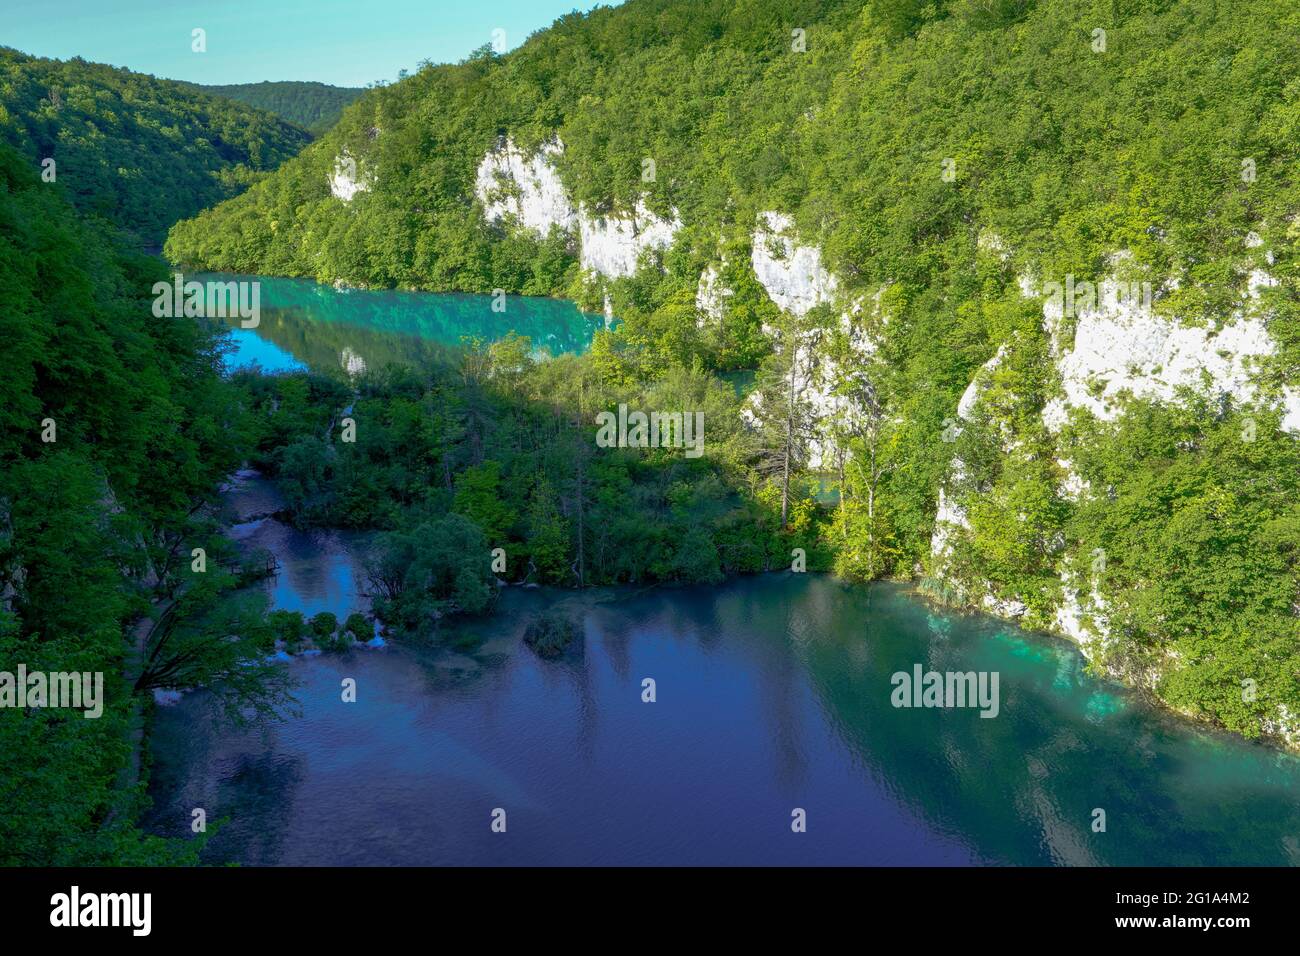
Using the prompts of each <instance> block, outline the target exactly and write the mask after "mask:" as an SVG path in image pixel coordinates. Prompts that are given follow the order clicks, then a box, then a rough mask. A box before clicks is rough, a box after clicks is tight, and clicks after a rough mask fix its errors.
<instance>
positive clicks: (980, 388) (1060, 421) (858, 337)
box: [476, 142, 1300, 741]
mask: <svg viewBox="0 0 1300 956" xmlns="http://www.w3.org/2000/svg"><path fill="white" fill-rule="evenodd" d="M562 148H563V147H562V146H561V145H560V144H559V143H558V142H556V143H554V144H552V145H548V146H546V147H543V148H542V150H540V151H539V152H538V153H536V154H534V155H532V156H525V155H523V154H522V153H521V152H520V151H519V150H518V149H517V148H516V147H515V146H514V145H513V144H512V143H510V142H506V143H505V144H504V145H503V146H502V147H501V148H499V149H497V150H495V151H493V152H490V153H488V154H487V155H486V156H485V157H484V158H483V161H482V164H481V165H480V167H479V174H478V177H477V184H476V195H477V198H478V199H479V201H480V202H481V203H482V206H483V210H484V215H485V216H486V217H487V219H488V220H489V221H491V222H498V223H499V222H505V221H508V220H510V219H513V221H514V222H516V223H517V224H518V225H519V226H520V227H523V228H527V229H532V230H535V231H536V232H538V233H543V234H544V233H546V232H548V231H549V230H550V229H552V228H558V229H561V230H564V231H567V232H569V233H571V234H574V240H575V242H576V243H577V245H578V249H579V253H580V261H581V264H582V266H583V268H584V269H585V270H587V272H588V273H589V274H590V275H592V276H593V277H603V278H607V279H616V278H620V277H624V276H629V275H632V274H633V273H634V272H635V271H636V269H637V268H638V267H639V266H640V265H641V264H642V259H641V256H642V254H643V253H644V252H646V251H648V250H665V249H667V248H669V247H670V246H671V245H672V243H673V241H674V239H675V237H676V234H677V231H678V229H679V228H680V226H681V222H680V221H679V220H678V219H677V218H676V217H674V219H673V220H671V221H668V220H664V219H661V218H660V217H657V216H656V215H654V213H652V212H651V211H650V210H648V209H647V208H646V207H645V204H644V203H638V205H637V207H636V208H635V209H634V210H632V211H631V212H628V213H624V214H621V215H613V216H606V217H604V218H598V217H594V216H592V215H590V214H589V213H588V212H587V211H586V210H585V209H583V208H581V207H578V208H575V207H574V205H573V204H572V202H571V201H570V200H569V198H568V193H567V191H566V190H565V187H564V185H563V183H562V182H561V180H560V177H559V175H558V173H557V172H556V170H555V168H554V165H553V163H552V160H553V158H554V157H555V156H557V155H558V154H559V152H560V151H561V150H562ZM1252 240H1253V237H1247V239H1246V242H1247V245H1250V244H1252ZM978 246H979V250H980V251H981V253H983V254H988V255H995V256H996V257H997V258H998V259H999V260H1000V261H1002V262H1006V261H1008V257H1009V253H1008V252H1007V249H1006V245H1005V243H1004V242H1003V241H1002V240H1001V239H1000V238H998V237H997V236H994V235H992V234H991V233H988V232H982V233H981V234H980V236H979V242H978ZM750 249H751V256H750V261H749V265H750V267H751V268H752V269H753V274H754V277H755V278H756V279H757V280H758V282H759V284H760V285H761V286H762V287H763V289H764V290H765V291H766V293H767V295H768V297H769V298H770V299H771V301H772V302H773V303H774V304H775V305H776V306H777V307H778V308H779V309H780V310H781V311H782V312H784V313H786V314H787V315H789V316H792V317H795V318H803V317H807V316H809V314H810V313H811V312H813V310H814V309H817V308H818V307H822V306H828V307H830V308H831V309H832V310H833V311H835V312H837V313H838V316H839V323H838V328H834V327H832V328H828V327H827V326H826V324H825V323H810V324H809V326H808V327H807V328H806V329H804V330H802V331H800V332H799V333H797V334H796V337H795V338H794V340H793V341H783V339H782V334H781V333H780V331H779V330H777V329H772V328H767V329H765V331H766V332H767V333H768V334H769V335H771V336H772V337H773V345H774V347H775V348H777V349H786V348H793V349H795V350H796V364H797V373H796V387H797V389H798V390H799V391H800V392H802V394H803V397H804V399H805V401H807V402H808V404H809V406H810V408H811V410H812V413H813V418H814V420H815V431H814V435H813V437H812V441H811V443H810V460H809V461H808V463H807V464H808V466H809V467H810V468H812V469H827V468H830V467H832V466H833V465H834V463H835V461H836V456H837V455H838V453H839V452H841V451H842V450H843V448H842V447H841V446H840V443H839V442H838V441H837V435H841V434H843V433H844V431H845V429H844V427H843V426H845V425H846V423H850V422H852V421H853V420H854V419H855V418H858V417H860V416H861V415H862V414H863V409H861V408H858V407H855V406H854V403H853V401H852V400H851V399H850V398H848V397H847V396H846V395H845V394H844V393H845V392H846V391H852V389H851V388H850V389H845V388H844V385H845V383H846V382H850V383H851V382H852V381H853V380H854V379H855V377H861V376H863V375H865V374H867V372H866V370H867V368H868V367H869V362H870V359H871V358H872V356H873V353H874V352H875V351H876V346H875V343H873V342H872V340H871V338H870V336H869V335H868V334H867V332H866V324H867V323H866V322H865V321H864V320H865V319H866V318H868V317H870V318H872V319H873V320H874V321H875V323H877V326H876V327H881V326H883V325H884V324H886V320H885V318H884V317H883V316H881V315H880V314H879V309H880V306H879V302H880V296H879V294H877V296H875V298H874V300H872V301H870V302H869V303H864V301H863V300H861V299H859V300H856V301H849V300H848V299H847V297H846V295H845V294H844V292H843V287H842V284H841V282H840V280H839V279H838V278H837V277H836V276H835V275H834V274H833V273H832V272H831V271H830V270H829V269H827V268H826V266H825V265H824V263H823V257H822V253H821V250H820V249H819V248H818V246H817V245H815V244H813V243H810V242H808V241H807V240H806V239H803V238H801V237H800V236H798V234H797V233H796V230H795V225H794V222H793V220H792V218H791V217H790V216H788V215H786V214H783V213H781V212H779V211H774V210H773V211H765V212H761V213H759V214H758V216H757V220H756V222H755V223H754V226H753V229H752V232H751V234H750ZM725 265H726V263H725V261H723V260H718V261H715V262H714V263H711V264H709V265H707V266H706V267H705V268H704V269H703V270H702V273H701V275H700V277H699V282H698V286H697V291H696V299H695V303H696V308H697V311H698V322H699V324H700V325H701V326H704V325H707V324H709V323H711V322H717V321H719V320H721V319H722V317H723V316H724V315H725V310H726V308H727V303H728V299H729V298H730V297H731V296H732V295H733V291H732V290H731V289H729V288H727V286H726V284H725V281H724V279H723V274H724V267H725ZM1127 265H1128V263H1127V257H1126V256H1125V255H1123V254H1122V253H1121V254H1118V255H1116V256H1115V257H1114V258H1113V260H1112V273H1111V274H1110V275H1108V276H1106V277H1105V278H1104V279H1103V280H1101V281H1100V282H1098V283H1097V284H1096V286H1095V287H1093V286H1091V285H1090V284H1088V283H1086V282H1079V283H1076V282H1075V281H1074V279H1073V278H1072V277H1066V279H1065V281H1063V282H1061V283H1056V284H1053V283H1051V282H1040V281H1036V280H1035V279H1034V278H1033V277H1030V276H1022V277H1021V279H1020V282H1019V285H1020V291H1021V294H1022V295H1023V296H1025V297H1026V298H1028V299H1031V300H1035V301H1040V302H1041V303H1042V305H1041V309H1042V323H1043V329H1044V332H1045V333H1046V335H1047V336H1048V338H1049V340H1050V343H1051V360H1052V363H1053V367H1054V372H1055V377H1056V379H1057V382H1058V384H1059V387H1058V388H1057V389H1056V392H1055V394H1054V396H1053V397H1052V398H1051V399H1050V400H1049V401H1048V402H1047V403H1046V405H1045V407H1044V408H1043V410H1042V422H1043V425H1044V426H1045V427H1046V429H1047V430H1048V432H1049V433H1051V434H1057V433H1059V432H1060V430H1061V429H1062V428H1063V426H1064V425H1065V423H1066V422H1067V421H1068V419H1069V416H1070V415H1071V414H1074V413H1083V414H1089V415H1093V416H1095V417H1097V418H1098V419H1101V420H1103V421H1110V420H1113V419H1115V418H1116V417H1118V416H1119V415H1120V414H1122V412H1123V410H1124V407H1125V403H1126V402H1128V401H1131V400H1132V399H1134V398H1144V399H1154V400H1157V401H1162V402H1171V401H1177V400H1178V393H1179V390H1180V389H1182V388H1185V387H1190V388H1196V389H1206V390H1208V391H1209V392H1210V393H1211V394H1220V395H1223V396H1225V397H1226V398H1230V399H1231V400H1232V401H1233V403H1235V404H1251V403H1264V404H1272V405H1274V406H1277V407H1279V408H1280V410H1281V412H1282V414H1283V420H1282V421H1283V427H1284V428H1286V429H1288V430H1290V431H1293V432H1297V433H1300V389H1294V388H1289V389H1285V390H1284V391H1283V392H1282V393H1281V394H1280V395H1277V396H1274V397H1269V396H1266V395H1264V394H1263V393H1262V391H1261V389H1260V388H1259V386H1258V384H1257V378H1258V373H1259V368H1260V364H1261V362H1262V361H1263V360H1264V359H1266V358H1268V357H1269V356H1271V355H1272V354H1273V353H1274V350H1275V344H1274V343H1273V341H1272V340H1271V339H1270V337H1269V335H1268V332H1267V318H1268V317H1267V315H1265V314H1264V313H1263V312H1262V309H1261V306H1260V301H1259V295H1260V293H1261V292H1262V291H1263V290H1265V289H1267V288H1269V287H1270V286H1271V285H1272V284H1273V280H1272V279H1271V278H1270V277H1269V275H1268V274H1267V272H1266V271H1264V270H1262V269H1261V270H1257V271H1256V272H1254V273H1252V274H1251V275H1250V276H1249V277H1248V282H1247V294H1246V295H1245V296H1244V298H1243V301H1242V302H1241V304H1240V308H1239V309H1238V310H1237V311H1236V312H1235V313H1234V314H1233V315H1232V316H1230V317H1229V320H1228V321H1227V322H1225V323H1223V324H1222V325H1221V327H1216V326H1215V325H1214V324H1213V323H1209V322H1198V321H1186V322H1184V321H1182V320H1180V319H1179V318H1176V317H1171V316H1169V315H1167V314H1164V312H1163V311H1162V310H1160V309H1159V308H1157V302H1156V301H1155V300H1156V299H1158V296H1157V295H1155V294H1153V290H1150V289H1149V288H1148V287H1146V286H1143V285H1142V284H1141V283H1137V284H1134V283H1128V282H1124V281H1121V279H1120V278H1119V273H1121V272H1123V271H1124V270H1125V268H1126V267H1127ZM1161 291H1162V292H1163V291H1165V290H1163V289H1162V290H1161ZM864 304H865V305H868V306H869V308H866V309H864ZM833 333H839V334H842V335H843V336H845V338H846V341H848V342H849V343H850V350H849V354H850V355H851V356H852V359H851V367H848V368H845V367H841V365H839V364H837V363H836V362H835V361H833V360H832V359H831V358H830V357H829V356H828V355H827V354H825V353H826V350H825V348H824V346H825V343H826V340H827V337H828V336H829V335H831V334H833ZM1018 347H1020V343H1019V342H1018V341H1016V340H1012V341H1008V342H1004V343H1002V344H1001V346H1000V347H999V348H998V350H997V352H996V354H995V355H993V356H992V357H991V358H990V359H989V360H988V361H987V362H986V363H985V364H984V365H983V366H982V367H981V368H980V369H979V370H978V371H977V373H976V374H975V376H974V377H973V378H972V380H971V382H970V384H969V385H968V387H967V388H966V390H965V392H964V393H963V395H962V396H961V399H960V401H959V402H958V403H957V406H956V408H955V409H954V410H953V415H952V416H951V418H950V419H949V420H948V421H947V422H946V423H945V426H946V427H945V430H944V436H943V437H944V440H946V441H955V439H956V438H957V437H958V436H960V434H961V433H962V430H963V427H964V426H965V425H966V423H968V422H969V420H970V419H971V416H972V415H973V414H974V412H975V411H976V409H977V408H979V407H980V403H981V401H982V399H983V398H984V395H985V393H986V392H987V390H988V387H989V384H990V382H991V380H992V378H993V377H994V376H995V375H996V374H997V372H998V370H999V368H1000V366H1001V365H1002V364H1003V363H1004V362H1005V361H1006V360H1007V358H1008V356H1009V355H1011V354H1013V353H1014V351H1015V350H1016V349H1017V348H1018ZM758 402H759V399H758V396H757V395H756V394H755V395H753V396H751V398H750V400H749V403H748V404H747V406H746V408H745V410H744V413H743V414H744V415H745V418H746V419H747V420H750V421H753V420H755V419H757V418H759V417H761V413H762V409H761V407H760V406H759V404H758ZM1016 444H1017V442H1016V439H1015V436H1014V434H1011V433H1009V432H1007V431H1005V430H1004V434H1003V446H1002V452H1003V454H1007V455H1010V454H1014V453H1016ZM1056 465H1057V466H1059V473H1060V474H1061V475H1062V478H1061V481H1060V485H1059V488H1058V494H1059V495H1060V496H1061V497H1063V498H1065V499H1069V500H1075V501H1077V500H1079V499H1080V498H1081V497H1083V496H1087V495H1092V494H1095V493H1097V492H1096V491H1095V490H1094V489H1091V488H1089V487H1088V485H1087V483H1086V482H1084V481H1082V480H1081V479H1080V478H1079V477H1078V476H1077V475H1076V474H1075V473H1074V472H1073V469H1072V467H1071V462H1070V461H1069V460H1068V458H1067V457H1065V456H1064V455H1063V454H1061V455H1060V457H1058V458H1057V459H1056ZM964 472H965V465H964V463H963V462H962V461H961V460H960V459H959V458H955V459H954V460H953V462H952V470H951V474H952V476H953V478H954V479H955V481H953V485H956V484H958V483H959V482H960V481H961V479H962V477H963V475H964ZM968 528H969V524H968V520H967V515H966V509H965V507H964V505H963V503H962V500H961V499H960V496H959V495H956V494H954V493H953V492H952V491H951V490H950V489H949V488H941V489H940V490H939V493H938V500H937V502H936V517H935V525H934V531H933V536H932V538H931V566H930V568H929V569H928V570H929V572H930V573H931V574H932V575H934V576H935V577H937V578H940V579H949V580H950V583H952V584H953V585H955V586H956V587H957V589H958V590H959V591H960V592H961V593H962V594H963V595H965V597H966V599H967V600H969V601H972V602H973V603H975V604H979V605H981V606H982V607H983V608H984V609H985V610H988V611H990V612H992V613H995V614H999V615H1002V616H1005V617H1009V618H1020V617H1022V616H1023V615H1024V614H1025V613H1026V612H1027V606H1026V604H1025V603H1024V601H1022V600H1020V599H1018V598H1017V597H1014V596H1012V597H1006V596H1003V597H997V596H995V594H994V589H993V588H992V587H991V585H990V583H989V582H986V581H957V580H952V579H950V578H949V574H950V565H949V558H950V556H951V552H952V548H953V544H954V542H955V541H956V540H958V539H959V537H960V536H961V535H963V534H965V533H967V531H968ZM1070 557H1071V556H1070V555H1067V554H1062V555H1060V561H1059V575H1060V578H1061V584H1062V586H1061V599H1060V602H1059V605H1058V606H1057V607H1056V608H1054V609H1053V611H1052V612H1051V614H1050V615H1049V617H1048V619H1047V622H1046V623H1047V624H1048V625H1049V626H1051V627H1052V629H1054V630H1056V631H1057V632H1058V633H1060V634H1062V635H1064V636H1066V637H1069V638H1071V639H1072V640H1074V641H1076V642H1078V643H1079V645H1080V647H1081V648H1082V649H1083V651H1084V653H1085V654H1088V655H1090V656H1095V655H1096V653H1097V651H1098V650H1099V649H1100V648H1102V647H1104V646H1105V643H1106V641H1107V640H1108V637H1109V634H1108V612H1109V605H1108V598H1107V595H1106V594H1105V593H1104V589H1103V588H1102V587H1101V586H1100V585H1099V584H1098V581H1097V580H1096V579H1094V580H1092V581H1081V580H1075V579H1074V577H1072V575H1071V572H1070V571H1069V570H1068V566H1069V565H1070V563H1071V562H1070V561H1069V560H1068V559H1069V558H1070ZM1037 623H1042V622H1037ZM1129 676H1132V675H1129ZM1266 730H1268V731H1269V732H1271V733H1275V734H1278V735H1281V736H1284V737H1289V738H1291V739H1293V740H1295V741H1300V725H1298V723H1297V720H1296V718H1295V717H1294V715H1291V714H1289V713H1283V712H1279V713H1278V714H1276V715H1275V717H1274V718H1273V719H1272V720H1271V721H1270V722H1269V726H1268V727H1267V728H1266Z"/></svg>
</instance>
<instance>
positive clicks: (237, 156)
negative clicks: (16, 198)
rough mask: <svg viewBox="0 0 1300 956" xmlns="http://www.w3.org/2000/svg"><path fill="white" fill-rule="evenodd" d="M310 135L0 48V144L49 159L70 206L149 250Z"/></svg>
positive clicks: (158, 87) (262, 117)
mask: <svg viewBox="0 0 1300 956" xmlns="http://www.w3.org/2000/svg"><path fill="white" fill-rule="evenodd" d="M309 140H310V136H308V135H307V133H305V132H304V131H303V130H301V129H299V128H297V127H296V126H294V125H292V124H290V123H287V122H284V121H283V120H279V119H276V118H275V117H274V116H272V115H270V114H269V113H267V112H263V111H262V110H258V109H253V108H251V107H248V106H245V105H242V104H240V103H235V102H232V101H231V100H229V99H225V98H222V97H218V96H215V95H211V94H208V93H204V92H200V91H199V90H198V88H196V87H193V86H191V85H189V84H183V83H177V82H174V81H172V80H160V79H156V78H154V77H152V76H146V75H144V74H141V73H132V72H131V71H130V70H126V69H120V68H117V67H112V66H106V65H104V64H100V63H88V62H86V61H85V60H82V59H80V58H79V57H74V58H73V59H71V60H49V59H42V58H38V57H32V56H27V55H25V54H23V53H19V52H18V51H17V50H13V49H9V48H7V47H0V142H2V143H7V144H9V145H10V146H12V147H14V148H15V149H17V150H18V151H19V152H21V153H22V154H23V155H25V156H27V157H28V158H29V159H31V160H32V162H34V163H38V162H43V161H45V160H51V159H52V160H53V161H54V166H53V174H54V176H55V177H56V180H57V181H60V182H62V183H63V184H64V186H65V188H66V189H67V192H68V195H69V197H70V198H71V199H72V201H73V203H74V204H75V205H76V206H77V208H78V209H79V210H81V211H82V212H85V213H93V214H95V215H99V216H103V217H105V218H106V219H109V220H111V221H112V222H114V223H116V224H117V225H119V226H122V227H125V228H127V229H130V230H132V231H134V232H135V233H137V234H138V235H139V236H140V238H141V239H142V240H143V241H144V242H145V243H146V244H148V245H161V244H162V240H163V238H164V237H165V236H166V233H167V229H168V228H169V227H170V226H171V224H172V223H174V222H175V221H176V220H177V219H181V218H184V217H186V216H192V215H194V214H195V213H196V212H198V211H199V210H200V209H203V208H205V207H207V206H210V205H212V204H213V203H216V202H218V201H220V200H222V199H227V198H229V197H231V196H233V195H235V194H236V193H238V192H240V191H241V190H242V189H244V188H245V187H246V186H247V185H248V184H249V183H251V182H253V181H254V180H255V179H256V178H257V176H258V174H260V173H264V172H266V171H267V170H270V169H274V168H275V167H276V166H278V165H279V164H280V163H281V162H283V161H284V160H285V159H288V158H289V157H290V156H293V155H294V154H295V153H297V152H298V150H300V149H301V148H302V147H303V146H304V145H305V144H306V143H307V142H308V141H309Z"/></svg>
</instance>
